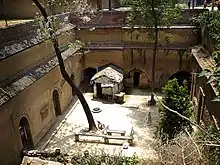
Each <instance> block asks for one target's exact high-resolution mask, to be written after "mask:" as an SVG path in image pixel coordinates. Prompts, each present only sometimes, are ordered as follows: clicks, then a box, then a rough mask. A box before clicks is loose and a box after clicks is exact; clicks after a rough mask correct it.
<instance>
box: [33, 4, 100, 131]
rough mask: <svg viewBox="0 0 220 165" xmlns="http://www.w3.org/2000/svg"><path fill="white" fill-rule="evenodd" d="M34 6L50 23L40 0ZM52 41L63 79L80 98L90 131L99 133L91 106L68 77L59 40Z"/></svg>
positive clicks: (51, 34)
mask: <svg viewBox="0 0 220 165" xmlns="http://www.w3.org/2000/svg"><path fill="white" fill-rule="evenodd" d="M33 2H34V4H35V5H36V6H37V7H38V9H39V10H40V12H41V14H42V15H43V17H44V19H45V22H48V18H47V17H48V15H47V12H46V10H45V8H44V7H43V6H42V5H41V4H40V3H39V1H38V0H33ZM49 27H50V28H51V27H52V26H51V24H50V23H49ZM50 36H51V37H52V36H54V35H53V32H50ZM51 41H52V43H53V47H54V50H55V52H56V56H57V58H58V62H59V66H60V72H61V75H62V77H63V78H64V80H66V81H67V83H68V84H69V85H70V86H71V88H72V94H74V92H75V93H76V95H77V97H78V98H79V101H80V102H81V104H82V106H83V109H84V112H85V114H86V117H87V120H88V123H89V131H91V130H93V131H97V127H96V124H95V121H94V118H93V115H92V113H91V111H90V108H89V105H88V103H87V102H86V100H85V98H84V96H83V94H82V92H81V91H80V90H79V88H78V87H77V86H76V84H75V83H74V82H73V81H72V79H71V77H70V76H69V75H68V73H67V71H66V69H65V65H64V61H63V58H62V55H61V51H60V49H59V43H58V39H57V37H56V36H54V37H53V38H51Z"/></svg>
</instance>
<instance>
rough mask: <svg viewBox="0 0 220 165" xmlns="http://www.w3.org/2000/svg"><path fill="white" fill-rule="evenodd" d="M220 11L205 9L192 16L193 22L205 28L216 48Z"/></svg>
mask: <svg viewBox="0 0 220 165" xmlns="http://www.w3.org/2000/svg"><path fill="white" fill-rule="evenodd" d="M219 20H220V12H219V11H207V12H204V13H201V14H200V15H199V16H198V17H196V18H193V20H192V21H193V23H196V24H197V25H198V26H199V27H202V28H205V30H207V32H208V33H209V35H210V36H211V38H212V40H213V41H214V43H215V47H216V49H217V50H219V49H220V30H219V29H220V21H219Z"/></svg>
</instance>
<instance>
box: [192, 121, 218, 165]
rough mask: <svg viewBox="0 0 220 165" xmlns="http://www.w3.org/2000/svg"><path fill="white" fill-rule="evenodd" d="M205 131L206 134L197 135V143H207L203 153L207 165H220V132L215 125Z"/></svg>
mask: <svg viewBox="0 0 220 165" xmlns="http://www.w3.org/2000/svg"><path fill="white" fill-rule="evenodd" d="M205 131H206V134H204V133H203V132H200V131H198V132H197V133H196V141H199V142H203V143H205V145H203V149H201V151H202V154H203V156H204V158H205V161H206V164H208V165H216V164H220V147H219V146H218V145H219V142H220V132H219V131H218V130H217V129H216V127H215V126H213V125H211V126H209V127H207V128H205ZM209 144H211V145H209ZM212 144H214V145H212ZM215 144H217V145H215Z"/></svg>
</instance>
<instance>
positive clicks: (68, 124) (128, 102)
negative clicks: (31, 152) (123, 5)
mask: <svg viewBox="0 0 220 165" xmlns="http://www.w3.org/2000/svg"><path fill="white" fill-rule="evenodd" d="M84 96H85V98H86V100H87V101H88V104H89V106H90V108H91V109H93V108H96V107H99V108H100V109H101V110H102V112H100V113H93V116H94V119H95V121H101V122H102V123H104V124H105V125H109V127H110V128H112V129H118V130H126V131H128V130H130V128H131V127H133V129H134V145H133V146H130V147H129V148H128V149H123V148H122V143H123V141H120V140H117V141H111V140H110V144H104V143H103V142H104V141H103V139H100V138H99V139H94V138H93V140H96V142H91V141H88V140H86V141H82V142H81V141H80V142H75V136H74V134H75V133H77V132H79V131H80V130H82V129H85V128H86V127H88V123H87V119H86V116H85V114H84V111H83V109H82V106H81V104H80V103H79V101H76V102H75V103H74V104H73V105H72V106H71V107H70V110H68V112H67V113H66V114H64V115H62V116H60V117H59V118H58V119H57V122H56V123H55V125H54V126H53V127H52V129H51V130H50V131H49V132H48V133H47V135H46V136H45V137H44V138H43V139H42V140H41V142H40V143H39V145H38V146H37V148H36V149H40V150H42V149H45V150H47V151H54V150H55V149H56V148H60V149H61V151H62V152H66V153H69V154H74V153H75V152H83V151H85V150H89V151H94V152H97V151H100V150H102V151H105V152H107V153H109V154H115V153H123V154H125V155H127V156H131V155H133V154H134V153H136V154H137V155H138V156H139V157H141V158H145V159H146V158H150V159H154V158H155V151H154V150H153V148H152V145H153V142H154V139H153V132H154V130H155V125H156V123H157V118H158V111H157V107H156V106H147V101H148V100H149V99H150V93H148V92H146V91H144V90H139V89H133V90H132V91H131V92H130V94H127V95H125V103H123V104H116V103H111V102H108V101H103V100H93V98H92V96H93V94H92V93H85V94H84ZM149 112H151V118H152V123H151V124H149V123H148V122H147V121H148V114H149ZM80 139H81V137H80ZM82 139H85V138H83V137H82ZM111 142H113V143H116V142H117V144H118V145H115V144H114V145H113V144H111Z"/></svg>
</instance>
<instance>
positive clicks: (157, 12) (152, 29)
mask: <svg viewBox="0 0 220 165" xmlns="http://www.w3.org/2000/svg"><path fill="white" fill-rule="evenodd" d="M122 1H123V3H125V4H126V5H128V6H129V7H131V10H130V12H129V16H128V20H129V23H130V24H131V25H138V26H144V27H147V28H148V29H149V38H150V39H152V40H154V49H153V61H152V78H151V79H152V80H151V81H152V86H151V87H152V92H154V86H155V65H156V54H157V49H158V39H159V38H158V33H159V27H160V26H169V25H170V24H171V23H172V22H173V20H175V19H178V18H179V14H180V9H179V8H177V7H173V4H172V1H170V0H122ZM149 104H150V105H155V104H156V102H155V100H154V95H153V94H151V100H150V101H149Z"/></svg>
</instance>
